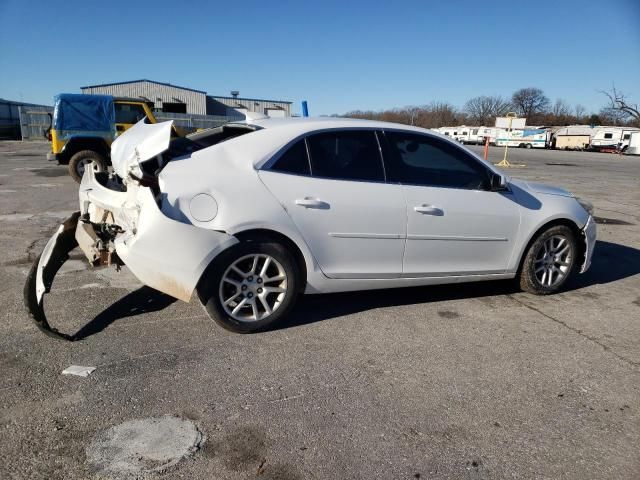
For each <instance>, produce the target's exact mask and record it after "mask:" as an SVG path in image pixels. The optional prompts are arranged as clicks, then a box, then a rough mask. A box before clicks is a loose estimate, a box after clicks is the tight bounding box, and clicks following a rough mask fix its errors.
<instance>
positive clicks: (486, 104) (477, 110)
mask: <svg viewBox="0 0 640 480" xmlns="http://www.w3.org/2000/svg"><path fill="white" fill-rule="evenodd" d="M509 108H511V104H510V103H509V101H508V100H506V99H504V98H503V97H501V96H498V95H495V96H487V95H481V96H479V97H474V98H472V99H470V100H469V101H467V103H465V104H464V111H465V112H466V113H467V115H468V116H469V119H470V120H471V121H472V122H473V123H475V124H477V125H493V124H494V122H495V119H496V117H500V116H502V115H505V114H506V113H507V112H508V111H509Z"/></svg>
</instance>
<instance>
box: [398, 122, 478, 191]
mask: <svg viewBox="0 0 640 480" xmlns="http://www.w3.org/2000/svg"><path fill="white" fill-rule="evenodd" d="M385 138H386V140H387V142H386V148H385V150H386V151H385V166H386V170H387V180H388V181H389V182H396V183H402V184H410V185H425V186H433V187H444V188H464V189H469V190H481V189H486V188H487V187H488V183H489V172H488V171H487V169H486V168H485V167H484V166H483V165H481V164H480V162H478V161H476V160H475V159H474V158H473V157H471V156H470V155H468V154H467V153H465V152H464V150H462V149H460V148H459V147H457V146H455V145H451V144H450V142H448V141H446V140H442V139H439V138H436V137H429V136H426V135H419V134H414V133H405V132H392V131H386V132H385Z"/></svg>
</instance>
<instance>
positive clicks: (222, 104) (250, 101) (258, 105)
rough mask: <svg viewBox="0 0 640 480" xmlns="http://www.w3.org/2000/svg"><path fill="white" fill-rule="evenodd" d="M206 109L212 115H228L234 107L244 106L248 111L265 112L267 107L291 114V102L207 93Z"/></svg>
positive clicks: (287, 114) (288, 115) (286, 114)
mask: <svg viewBox="0 0 640 480" xmlns="http://www.w3.org/2000/svg"><path fill="white" fill-rule="evenodd" d="M207 104H208V107H207V111H208V113H209V114H213V115H230V113H229V111H233V109H234V108H246V109H247V110H249V111H250V112H259V113H267V110H268V109H272V108H273V109H281V110H284V111H285V116H287V117H290V116H291V103H290V102H284V101H279V100H263V99H255V98H240V97H238V98H233V97H215V96H213V95H207Z"/></svg>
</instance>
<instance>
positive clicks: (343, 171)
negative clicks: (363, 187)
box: [307, 130, 384, 182]
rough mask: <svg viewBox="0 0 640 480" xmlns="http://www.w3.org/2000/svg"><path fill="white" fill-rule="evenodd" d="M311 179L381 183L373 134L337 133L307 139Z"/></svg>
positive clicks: (380, 165)
mask: <svg viewBox="0 0 640 480" xmlns="http://www.w3.org/2000/svg"><path fill="white" fill-rule="evenodd" d="M307 143H308V145H309V154H310V159H311V171H312V173H313V176H314V177H323V178H333V179H337V180H360V181H369V182H384V167H383V166H382V158H381V155H380V149H379V148H378V141H377V139H376V134H375V132H374V131H350V130H345V131H336V132H326V133H318V134H316V135H311V136H309V137H308V138H307Z"/></svg>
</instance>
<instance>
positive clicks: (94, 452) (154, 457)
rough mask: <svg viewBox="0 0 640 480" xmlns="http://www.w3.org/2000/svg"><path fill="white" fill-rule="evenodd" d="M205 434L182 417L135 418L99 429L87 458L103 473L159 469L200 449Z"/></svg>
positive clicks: (88, 448)
mask: <svg viewBox="0 0 640 480" xmlns="http://www.w3.org/2000/svg"><path fill="white" fill-rule="evenodd" d="M201 443H202V434H201V433H200V432H199V431H198V429H197V428H196V426H195V425H194V424H193V423H192V422H190V421H188V420H185V419H182V418H178V417H170V416H166V417H159V418H145V419H140V420H131V421H129V422H124V423H121V424H120V425H116V426H115V427H111V428H109V429H107V430H104V431H102V432H100V433H98V434H97V435H96V436H95V437H94V438H93V441H92V442H91V444H90V445H89V447H87V461H88V462H89V463H90V464H91V465H92V466H93V467H94V468H95V469H96V471H97V472H98V473H100V474H103V475H123V474H132V475H135V474H137V473H145V472H147V473H149V472H159V471H162V470H165V469H166V468H169V467H171V466H173V465H175V464H176V463H178V462H179V461H180V459H181V458H183V457H185V456H187V455H190V454H191V453H193V452H195V451H196V450H198V448H199V447H200V444H201Z"/></svg>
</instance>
